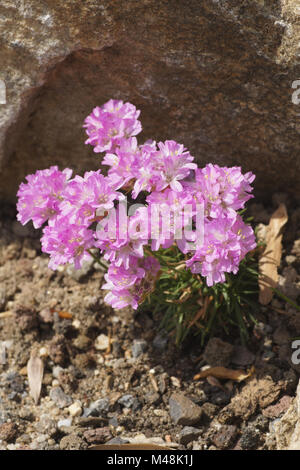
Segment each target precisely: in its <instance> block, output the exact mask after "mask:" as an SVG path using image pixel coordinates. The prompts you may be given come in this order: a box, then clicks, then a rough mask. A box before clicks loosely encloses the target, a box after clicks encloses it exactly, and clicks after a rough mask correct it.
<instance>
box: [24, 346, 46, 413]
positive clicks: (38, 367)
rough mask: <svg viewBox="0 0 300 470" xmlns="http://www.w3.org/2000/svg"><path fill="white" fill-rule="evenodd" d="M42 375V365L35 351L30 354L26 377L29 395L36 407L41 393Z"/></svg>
mask: <svg viewBox="0 0 300 470" xmlns="http://www.w3.org/2000/svg"><path fill="white" fill-rule="evenodd" d="M43 375H44V364H43V361H42V359H40V358H39V357H38V355H37V351H36V350H33V351H32V352H31V356H30V359H29V361H28V363H27V376H28V383H29V391H30V395H31V396H32V398H33V399H34V403H35V404H36V405H37V403H38V401H39V397H40V393H41V388H42V381H43Z"/></svg>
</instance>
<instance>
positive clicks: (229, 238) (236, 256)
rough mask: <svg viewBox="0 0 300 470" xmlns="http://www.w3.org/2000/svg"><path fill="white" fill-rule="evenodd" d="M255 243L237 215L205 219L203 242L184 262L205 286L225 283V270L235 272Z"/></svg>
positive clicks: (251, 234)
mask: <svg viewBox="0 0 300 470" xmlns="http://www.w3.org/2000/svg"><path fill="white" fill-rule="evenodd" d="M255 246H256V243H255V235H254V232H253V230H252V228H251V227H250V226H248V225H246V224H245V223H244V222H243V220H242V218H241V217H240V216H239V215H237V216H236V219H235V220H233V219H232V218H230V217H223V218H220V219H213V220H210V221H208V220H207V221H206V223H205V227H204V244H203V246H202V247H201V248H200V249H199V250H197V251H196V252H195V254H194V255H193V256H192V258H190V259H189V260H188V261H187V262H186V264H187V266H188V267H189V268H191V271H192V272H193V273H200V274H201V275H202V276H204V277H205V278H206V282H207V285H208V286H212V285H213V284H215V283H218V282H225V273H226V272H227V273H230V272H232V273H234V274H236V273H237V272H238V269H239V263H240V262H241V260H242V259H243V258H244V257H245V255H246V254H247V253H248V252H249V251H250V250H252V249H254V248H255Z"/></svg>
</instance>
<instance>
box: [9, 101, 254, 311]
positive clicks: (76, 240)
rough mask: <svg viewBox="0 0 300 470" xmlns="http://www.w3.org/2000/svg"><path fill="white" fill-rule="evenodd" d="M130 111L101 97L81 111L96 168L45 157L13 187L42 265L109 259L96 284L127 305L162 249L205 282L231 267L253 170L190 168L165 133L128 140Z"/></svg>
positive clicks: (159, 270) (245, 248) (246, 231)
mask: <svg viewBox="0 0 300 470" xmlns="http://www.w3.org/2000/svg"><path fill="white" fill-rule="evenodd" d="M139 114H140V111H138V110H137V109H136V107H135V106H134V105H133V104H131V103H123V101H118V100H109V101H108V102H107V103H106V104H104V105H103V106H101V107H96V108H94V110H93V112H92V113H91V114H90V115H89V116H88V117H87V118H86V119H85V123H84V127H85V129H86V133H87V135H88V139H87V140H86V144H90V145H92V146H93V148H94V152H96V153H103V154H104V158H103V160H102V164H103V165H106V166H108V171H107V175H106V176H105V175H103V174H102V172H101V170H97V171H90V172H86V173H85V174H84V176H83V177H82V176H78V175H76V176H74V177H72V171H71V170H70V169H65V170H63V171H60V170H59V169H58V168H57V167H56V166H52V167H50V168H49V169H46V170H38V171H37V172H36V173H35V174H34V175H28V176H27V177H26V179H27V183H21V185H20V188H19V191H18V194H17V196H18V204H17V210H18V215H17V217H18V220H19V221H20V222H21V223H22V224H26V223H27V222H28V221H29V220H32V222H33V225H34V227H35V228H39V227H42V226H43V225H44V227H43V235H42V238H41V243H42V251H43V252H45V253H48V254H49V255H50V261H49V267H50V268H51V269H56V268H57V267H58V266H59V265H62V264H65V263H74V265H75V267H76V268H80V267H81V265H82V262H83V261H84V260H86V259H88V258H90V257H94V258H97V259H98V260H99V262H100V263H101V259H100V256H102V257H103V258H102V259H104V260H105V261H106V262H109V266H108V269H107V273H106V274H105V281H106V282H105V284H104V285H103V289H105V290H107V291H108V293H107V295H106V297H105V301H106V302H107V303H109V304H110V305H112V307H114V308H123V307H125V306H127V305H131V306H132V307H133V308H134V309H137V307H138V306H139V305H140V304H141V303H143V301H144V300H145V299H146V298H147V297H148V294H150V293H152V292H153V291H154V290H155V284H156V282H157V281H158V280H159V279H161V278H163V273H164V266H163V265H164V259H166V258H165V257H164V255H163V254H164V253H173V256H174V259H175V258H176V257H177V256H179V258H178V257H177V258H176V259H177V261H178V262H177V265H176V266H175V268H174V269H177V268H178V267H179V271H180V270H181V271H182V270H183V271H184V272H185V273H187V272H188V273H189V275H190V276H192V277H194V278H195V279H196V278H197V276H198V279H199V278H201V280H202V281H204V280H205V281H206V284H207V286H208V287H211V286H214V285H217V284H219V283H225V281H226V275H227V274H228V273H233V274H236V273H237V272H238V270H239V266H240V263H241V261H242V260H243V259H244V258H245V256H246V255H247V253H248V252H250V251H251V250H253V249H254V248H255V246H256V242H255V235H254V232H253V230H252V228H251V226H250V225H247V224H246V223H245V222H244V221H243V219H242V215H241V210H242V209H243V208H244V206H245V203H246V201H248V200H249V199H250V198H251V197H253V196H252V195H251V194H250V193H251V191H252V187H251V183H252V182H253V180H254V178H255V176H254V175H253V174H252V173H251V172H249V173H246V174H243V173H242V172H241V168H240V167H231V168H227V167H220V166H218V165H213V164H210V163H209V164H207V165H206V166H205V167H204V168H198V166H197V165H196V163H194V161H193V160H194V158H193V157H192V156H191V154H190V153H189V151H188V150H187V149H185V148H184V146H183V145H182V144H180V143H177V142H175V141H174V140H167V141H165V142H158V143H156V142H155V141H152V140H151V141H147V142H145V143H143V144H138V142H137V139H136V135H137V134H139V133H140V132H141V130H142V126H141V123H140V121H139V119H138V118H139ZM128 203H129V211H127V204H128ZM127 212H128V213H127ZM46 222H47V225H45V223H46ZM95 225H96V226H95ZM174 250H175V251H174ZM98 255H99V256H98ZM171 264H172V262H170V259H169V262H168V263H167V266H168V269H169V268H170V265H171ZM179 271H178V272H179Z"/></svg>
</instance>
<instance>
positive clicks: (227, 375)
mask: <svg viewBox="0 0 300 470" xmlns="http://www.w3.org/2000/svg"><path fill="white" fill-rule="evenodd" d="M253 372H254V369H250V370H249V371H248V372H245V371H243V370H234V369H227V368H226V367H221V366H220V367H210V368H209V369H205V370H203V371H202V372H200V373H199V374H196V375H195V376H194V380H200V379H206V377H209V376H211V377H216V378H217V379H229V380H235V381H236V382H241V381H242V380H245V379H247V378H248V377H250V376H251V375H252V374H253Z"/></svg>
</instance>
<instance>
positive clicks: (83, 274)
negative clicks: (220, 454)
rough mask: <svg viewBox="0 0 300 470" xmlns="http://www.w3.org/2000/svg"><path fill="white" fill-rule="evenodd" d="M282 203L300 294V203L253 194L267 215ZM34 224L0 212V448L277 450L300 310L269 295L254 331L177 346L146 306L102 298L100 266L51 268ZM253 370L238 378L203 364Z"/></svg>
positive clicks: (290, 283) (257, 208)
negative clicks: (34, 374)
mask: <svg viewBox="0 0 300 470" xmlns="http://www.w3.org/2000/svg"><path fill="white" fill-rule="evenodd" d="M281 200H284V201H285V202H286V203H287V207H288V212H289V222H288V224H287V226H286V229H285V235H284V246H283V256H282V263H281V266H280V274H281V277H280V286H281V289H282V291H283V292H285V293H286V294H287V295H289V297H290V298H291V299H293V300H294V301H297V297H298V301H299V294H300V210H299V209H297V208H296V207H295V206H294V205H293V203H292V202H290V201H289V200H287V198H286V196H285V195H274V197H273V206H270V207H264V206H262V205H260V204H252V206H251V205H250V213H252V214H253V216H254V219H255V222H256V223H260V222H262V223H268V220H269V217H270V215H271V213H272V212H273V211H274V209H275V208H276V207H277V205H278V202H280V201H281ZM39 236H40V234H39V232H38V231H35V230H33V229H32V228H31V227H30V226H28V227H27V226H26V227H22V226H21V225H20V224H19V223H18V222H16V220H15V212H14V208H11V207H2V208H1V214H0V384H1V388H0V450H2V449H87V448H89V447H90V446H93V445H95V444H103V443H107V442H112V443H125V442H139V443H141V442H143V443H154V444H159V445H164V446H167V447H171V448H178V449H196V450H202V449H211V450H214V449H274V448H275V438H274V430H273V423H274V422H275V421H276V420H278V418H280V416H281V415H282V414H283V413H284V412H285V411H286V410H287V408H288V407H289V405H290V403H291V401H292V399H293V397H294V395H295V391H296V387H297V384H298V374H299V372H300V366H299V365H298V366H297V365H294V364H293V363H292V361H291V356H292V352H293V350H292V348H291V342H292V340H293V338H295V337H297V336H300V313H299V312H298V311H297V310H295V309H294V308H293V307H292V306H291V305H289V304H286V303H285V302H284V301H282V300H280V299H278V298H274V299H273V300H272V303H271V304H270V306H268V307H260V308H258V311H257V316H256V318H257V324H256V325H255V326H254V327H252V333H251V335H250V337H251V340H250V341H249V343H248V344H247V345H246V346H245V345H242V344H241V342H240V339H239V336H238V334H235V333H234V334H233V335H231V336H230V337H229V336H226V335H225V334H224V333H220V335H218V337H215V338H212V339H211V340H210V341H209V343H208V344H207V345H206V347H205V348H201V347H200V345H199V340H198V339H197V337H194V338H192V339H190V340H189V341H188V342H187V343H186V344H184V345H183V346H182V348H180V349H178V348H176V347H175V345H174V343H173V341H172V337H168V336H164V334H163V333H162V332H160V330H159V319H158V318H153V317H152V316H151V313H149V315H146V314H145V313H143V314H140V313H134V312H132V311H131V310H130V309H123V310H120V311H113V310H112V309H111V308H109V307H108V306H106V305H105V304H104V302H103V291H102V290H101V282H102V279H103V272H102V271H101V269H100V268H98V266H97V265H95V264H93V263H88V264H86V265H85V266H84V268H83V269H81V270H80V271H75V270H74V269H73V268H72V267H70V266H69V267H64V268H62V269H60V270H58V271H56V272H53V271H51V270H50V269H48V267H47V265H48V258H47V256H45V255H44V254H42V253H41V251H40V242H39ZM33 350H36V351H38V354H39V355H40V356H41V358H42V360H43V362H44V376H43V385H42V391H41V396H40V400H39V402H38V404H35V403H34V401H33V399H32V397H31V396H30V394H29V386H28V379H27V371H26V365H27V362H28V360H29V358H30V355H31V352H32V351H33ZM207 365H211V366H216V365H221V366H225V367H229V368H233V369H242V370H245V371H247V370H249V369H250V368H251V367H252V370H254V372H252V375H251V377H250V378H248V379H247V380H245V381H242V382H240V383H237V382H233V381H230V380H226V381H224V380H220V379H219V380H217V379H214V378H211V377H208V378H207V379H204V380H201V381H195V380H194V379H193V377H194V375H195V374H197V373H198V372H199V371H200V370H201V369H202V368H203V367H204V368H205V366H207Z"/></svg>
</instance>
